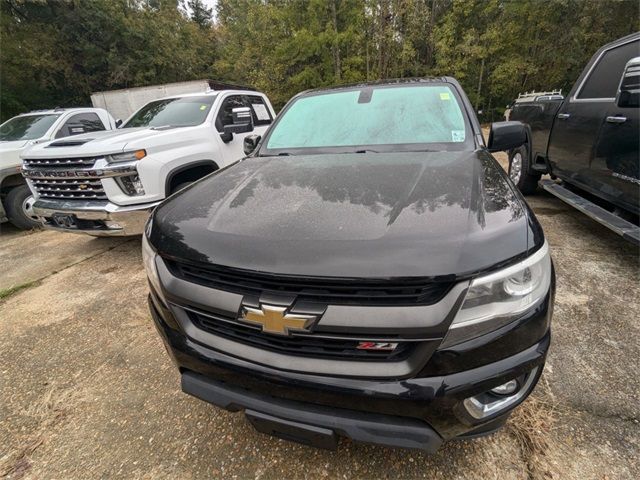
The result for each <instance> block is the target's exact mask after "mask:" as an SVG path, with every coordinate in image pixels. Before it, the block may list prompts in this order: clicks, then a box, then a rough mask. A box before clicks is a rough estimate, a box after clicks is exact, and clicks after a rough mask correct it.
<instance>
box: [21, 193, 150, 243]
mask: <svg viewBox="0 0 640 480" xmlns="http://www.w3.org/2000/svg"><path fill="white" fill-rule="evenodd" d="M158 203H160V202H153V203H145V204H140V205H126V206H121V205H116V204H114V203H111V202H109V201H105V200H89V201H77V200H72V201H69V200H48V199H47V200H37V201H36V203H35V204H34V205H33V211H34V213H35V214H36V215H37V216H38V217H39V218H40V221H41V222H42V224H43V225H44V227H45V228H48V229H51V230H58V231H61V232H71V233H87V234H89V235H93V236H100V237H102V236H118V235H119V236H125V235H139V234H141V233H142V231H143V229H144V225H145V222H146V221H147V218H149V214H150V213H151V211H152V210H153V208H154V207H155V206H156V205H157V204H158Z"/></svg>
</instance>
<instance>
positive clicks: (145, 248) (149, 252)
mask: <svg viewBox="0 0 640 480" xmlns="http://www.w3.org/2000/svg"><path fill="white" fill-rule="evenodd" d="M145 230H147V232H148V231H149V229H145ZM157 256H158V254H157V253H156V251H155V249H154V248H153V246H152V245H151V243H149V239H148V238H147V233H146V232H145V233H143V234H142V263H143V265H144V269H145V270H146V272H147V277H148V278H149V283H151V286H152V287H153V289H154V290H155V293H156V295H157V296H158V297H160V300H161V301H162V302H164V303H165V304H166V303H167V302H166V300H165V299H164V296H163V295H162V288H160V277H159V276H158V269H157V267H156V257H157Z"/></svg>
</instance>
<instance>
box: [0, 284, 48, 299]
mask: <svg viewBox="0 0 640 480" xmlns="http://www.w3.org/2000/svg"><path fill="white" fill-rule="evenodd" d="M39 283H40V280H34V281H33V282H27V283H22V284H20V285H14V286H12V287H9V288H4V289H2V290H0V300H4V299H5V298H7V297H9V296H11V295H13V294H14V293H18V292H19V291H21V290H24V289H25V288H30V287H35V286H36V285H38V284H39Z"/></svg>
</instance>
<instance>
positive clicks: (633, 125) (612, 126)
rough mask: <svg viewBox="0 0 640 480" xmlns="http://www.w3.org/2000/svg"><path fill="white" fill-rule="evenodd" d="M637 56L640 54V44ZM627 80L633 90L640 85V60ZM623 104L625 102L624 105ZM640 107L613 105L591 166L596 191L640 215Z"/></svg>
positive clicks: (627, 72) (627, 73)
mask: <svg viewBox="0 0 640 480" xmlns="http://www.w3.org/2000/svg"><path fill="white" fill-rule="evenodd" d="M635 43H636V54H638V55H640V52H638V49H639V48H640V45H639V42H635ZM625 77H626V79H625V80H626V81H627V82H628V83H633V85H632V87H633V88H637V87H638V85H640V79H639V77H640V57H636V59H634V60H632V61H630V62H629V63H628V64H627V68H626V70H625ZM620 103H622V102H620ZM639 117H640V108H638V106H637V105H624V104H622V105H620V104H619V103H613V104H612V105H610V106H609V109H608V110H607V113H606V116H605V119H604V123H603V124H602V128H601V129H600V135H599V136H598V143H597V146H596V149H595V155H594V158H593V162H592V163H591V182H592V184H591V185H590V186H592V187H593V188H599V190H600V191H603V192H606V194H607V195H608V196H609V197H610V198H609V200H611V201H612V202H613V203H616V204H618V205H620V206H621V207H624V208H626V209H627V210H631V211H632V212H634V213H636V214H638V213H640V212H639V210H640V118H639Z"/></svg>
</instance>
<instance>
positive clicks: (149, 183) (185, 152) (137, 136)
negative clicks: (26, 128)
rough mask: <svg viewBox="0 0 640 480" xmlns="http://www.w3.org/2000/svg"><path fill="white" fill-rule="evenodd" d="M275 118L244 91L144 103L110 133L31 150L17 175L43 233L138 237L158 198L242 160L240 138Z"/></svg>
mask: <svg viewBox="0 0 640 480" xmlns="http://www.w3.org/2000/svg"><path fill="white" fill-rule="evenodd" d="M274 118H275V112H274V110H273V107H272V106H271V103H270V102H269V99H268V98H267V97H266V96H265V95H264V94H262V93H259V92H255V91H250V90H223V91H209V92H206V93H192V94H186V95H180V96H172V97H167V98H163V99H159V100H154V101H151V102H149V103H147V104H146V105H145V106H143V107H142V108H140V109H139V110H138V111H137V112H135V113H134V114H133V115H131V116H130V117H129V118H128V119H127V120H126V121H125V122H124V123H123V124H122V126H121V127H119V128H118V129H116V130H114V131H112V132H92V133H89V134H85V135H78V136H75V137H73V138H69V139H63V140H56V141H53V142H48V143H45V144H40V145H36V146H34V147H32V148H31V149H29V150H28V151H27V152H25V154H24V155H23V167H22V173H23V175H24V177H25V178H26V179H27V182H28V184H29V187H30V188H31V190H32V192H33V194H34V197H35V199H36V201H35V203H34V205H33V212H34V214H35V215H37V216H38V217H39V218H40V220H41V222H42V223H43V224H44V226H45V227H46V228H50V229H55V230H60V231H65V232H76V233H88V234H90V235H95V236H106V235H136V234H139V233H141V232H142V229H143V226H144V223H145V221H146V219H147V217H148V215H149V212H150V211H151V210H152V209H153V207H155V206H156V205H157V204H158V203H159V202H160V201H161V200H163V199H164V198H166V197H167V196H168V195H170V194H171V193H173V192H175V191H177V190H179V189H181V188H183V187H184V186H185V185H187V184H189V183H191V182H194V181H196V180H198V179H200V178H202V177H204V176H205V175H208V174H209V173H211V172H214V171H216V170H218V169H219V168H222V167H224V166H226V165H229V164H231V163H233V162H234V161H236V160H239V159H240V158H242V157H243V156H244V153H243V140H244V137H245V136H247V135H248V134H249V133H250V132H254V133H256V134H259V135H262V134H263V133H264V132H265V130H266V129H267V127H268V126H269V124H271V122H272V121H273V119H274Z"/></svg>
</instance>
